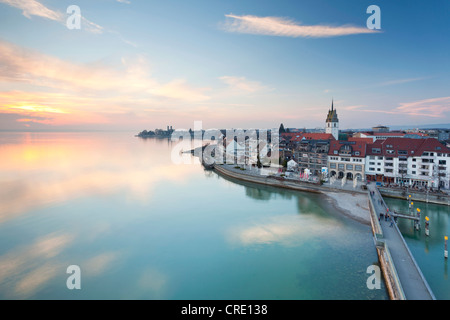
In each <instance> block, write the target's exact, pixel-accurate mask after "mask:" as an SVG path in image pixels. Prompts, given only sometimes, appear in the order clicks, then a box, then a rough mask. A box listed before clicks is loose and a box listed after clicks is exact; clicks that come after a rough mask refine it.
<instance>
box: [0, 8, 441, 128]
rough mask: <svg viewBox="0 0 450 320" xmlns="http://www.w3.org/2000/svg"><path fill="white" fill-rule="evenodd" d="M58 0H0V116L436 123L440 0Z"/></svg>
mask: <svg viewBox="0 0 450 320" xmlns="http://www.w3.org/2000/svg"><path fill="white" fill-rule="evenodd" d="M71 5H72V3H70V2H69V1H55V0H48V1H43V0H39V1H38V0H32V1H28V2H25V1H19V0H0V7H1V9H2V10H1V12H0V21H1V22H0V24H1V25H2V28H0V52H1V53H0V63H1V65H2V73H1V75H0V130H2V131H9V130H12V131H91V130H99V131H139V130H142V129H152V128H160V127H162V128H165V125H166V124H168V125H172V126H173V127H174V128H186V129H189V128H190V127H192V125H193V123H194V121H202V122H203V128H204V129H208V128H230V127H234V128H239V127H242V128H275V127H278V126H279V125H280V123H283V124H284V126H285V127H286V128H319V127H323V123H324V120H325V118H324V114H325V113H326V110H328V109H329V107H330V106H331V101H332V100H333V101H334V106H335V108H336V110H337V112H338V113H339V117H340V128H341V130H345V129H360V128H361V129H364V128H371V127H373V126H377V125H380V124H381V125H386V126H389V127H395V126H403V127H405V128H415V127H419V126H423V125H426V126H429V127H436V126H441V125H442V124H446V123H448V124H450V96H449V94H448V85H447V84H448V83H450V73H449V72H448V70H449V62H448V59H447V55H446V52H448V50H449V49H450V44H449V43H448V41H447V39H448V37H449V36H450V30H449V28H448V25H447V21H448V17H447V16H446V14H445V13H446V12H448V11H449V9H450V4H449V3H448V2H446V1H436V2H434V3H433V6H431V5H430V4H426V3H425V2H415V3H410V2H406V1H397V2H395V3H392V2H389V1H376V2H372V1H370V2H369V1H342V2H339V3H334V2H329V1H328V2H327V1H320V2H317V1H302V2H298V1H295V2H294V1H281V2H277V3H274V2H271V1H268V0H267V1H259V2H258V5H256V4H255V2H252V1H227V2H226V3H225V2H223V1H210V2H207V3H205V2H202V1H199V0H196V1H192V2H190V3H189V4H187V3H184V2H182V1H174V2H172V3H170V4H168V3H161V2H156V1H138V0H134V1H133V0H130V1H124V0H120V1H119V0H116V1H113V0H110V1H105V2H102V3H100V2H92V1H78V2H77V6H78V7H79V9H80V10H81V11H80V14H81V25H80V29H70V28H69V27H68V26H69V21H70V18H71V17H72V16H71V14H72V13H71V12H70V11H69V10H68V8H69V7H70V6H71ZM371 5H377V6H378V7H379V8H380V17H381V24H380V26H381V29H369V28H368V26H367V25H366V24H367V20H368V18H369V17H370V16H371V15H370V14H368V13H367V9H368V7H369V6H371Z"/></svg>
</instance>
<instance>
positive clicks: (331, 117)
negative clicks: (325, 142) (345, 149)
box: [325, 101, 339, 140]
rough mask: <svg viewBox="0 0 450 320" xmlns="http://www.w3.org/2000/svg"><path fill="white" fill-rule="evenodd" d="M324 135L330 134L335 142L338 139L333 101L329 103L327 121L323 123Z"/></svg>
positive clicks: (337, 120) (337, 124) (337, 125)
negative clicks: (329, 108)
mask: <svg viewBox="0 0 450 320" xmlns="http://www.w3.org/2000/svg"><path fill="white" fill-rule="evenodd" d="M325 123H326V125H325V133H329V134H332V135H333V137H334V139H335V140H338V139H339V119H338V116H337V112H336V109H334V106H333V101H331V110H328V115H327V119H326V121H325Z"/></svg>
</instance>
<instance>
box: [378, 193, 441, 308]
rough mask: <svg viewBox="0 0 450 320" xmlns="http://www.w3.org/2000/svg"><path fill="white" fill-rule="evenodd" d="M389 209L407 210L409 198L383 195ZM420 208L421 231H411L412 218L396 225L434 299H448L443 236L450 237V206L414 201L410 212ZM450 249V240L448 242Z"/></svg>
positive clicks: (402, 220) (401, 220) (399, 221)
mask: <svg viewBox="0 0 450 320" xmlns="http://www.w3.org/2000/svg"><path fill="white" fill-rule="evenodd" d="M384 200H385V202H386V204H387V205H388V206H389V208H390V210H396V211H398V212H404V213H408V209H409V207H408V206H409V205H408V201H406V200H400V199H392V198H384ZM417 208H419V209H420V218H421V222H420V223H421V230H420V231H419V230H414V226H413V222H412V221H411V220H406V219H399V220H398V227H399V229H400V231H401V232H402V234H403V237H404V238H405V241H406V243H407V244H408V247H409V249H410V251H411V253H412V254H413V256H414V258H415V260H416V262H417V264H418V265H419V267H420V269H421V271H422V273H423V275H424V276H425V279H427V282H428V284H429V286H430V288H431V290H432V291H433V293H434V295H435V296H436V299H438V300H449V299H450V280H449V278H448V269H449V266H448V259H445V257H444V248H445V239H444V237H445V236H450V206H444V205H437V204H430V203H425V202H417V201H416V202H413V211H414V212H416V210H417ZM426 216H427V217H428V218H429V219H430V220H429V222H430V225H429V231H430V234H429V236H426V235H425V217H426ZM449 250H450V243H449Z"/></svg>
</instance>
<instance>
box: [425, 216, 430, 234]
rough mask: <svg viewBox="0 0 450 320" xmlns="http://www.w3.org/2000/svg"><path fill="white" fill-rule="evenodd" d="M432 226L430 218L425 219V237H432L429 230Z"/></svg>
mask: <svg viewBox="0 0 450 320" xmlns="http://www.w3.org/2000/svg"><path fill="white" fill-rule="evenodd" d="M429 225H430V219H429V218H428V217H425V235H427V236H429V235H430V230H429V229H428V227H429Z"/></svg>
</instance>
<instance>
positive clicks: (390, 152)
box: [386, 150, 395, 154]
mask: <svg viewBox="0 0 450 320" xmlns="http://www.w3.org/2000/svg"><path fill="white" fill-rule="evenodd" d="M386 153H387V154H394V153H395V151H394V150H386Z"/></svg>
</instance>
